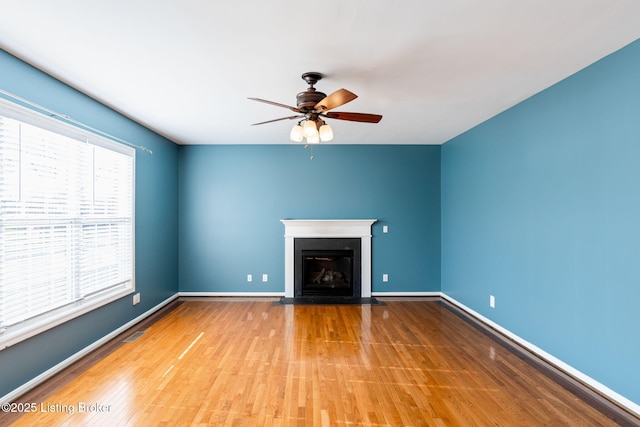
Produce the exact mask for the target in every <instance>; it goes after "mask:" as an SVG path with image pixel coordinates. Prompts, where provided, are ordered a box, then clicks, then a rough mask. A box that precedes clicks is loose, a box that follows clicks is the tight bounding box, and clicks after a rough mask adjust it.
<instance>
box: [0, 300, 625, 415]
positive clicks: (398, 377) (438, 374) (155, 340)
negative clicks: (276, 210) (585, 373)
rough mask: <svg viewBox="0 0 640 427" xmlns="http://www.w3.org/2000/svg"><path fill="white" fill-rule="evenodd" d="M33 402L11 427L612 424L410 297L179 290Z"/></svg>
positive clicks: (459, 322)
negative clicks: (213, 295)
mask: <svg viewBox="0 0 640 427" xmlns="http://www.w3.org/2000/svg"><path fill="white" fill-rule="evenodd" d="M32 395H33V394H32ZM37 405H38V409H37V411H36V412H35V413H28V414H25V415H23V416H22V417H20V418H19V419H17V420H15V423H14V424H13V425H15V426H35V425H39V426H40V425H42V426H44V425H47V426H59V425H63V426H100V425H104V426H209V425H214V426H292V425H293V426H556V425H569V426H609V425H617V424H616V423H614V421H612V420H611V419H609V418H607V417H606V416H605V415H603V414H602V413H600V412H598V411H597V410H596V409H594V408H593V407H591V406H590V405H588V404H587V403H585V402H584V401H582V400H581V399H580V398H579V397H578V396H577V395H574V394H572V393H571V392H569V391H567V390H566V389H564V388H563V387H562V386H560V385H558V384H557V383H556V382H554V381H552V380H551V379H549V378H548V377H547V376H545V375H543V374H542V373H540V372H539V371H538V370H536V369H535V368H533V367H532V366H531V365H529V364H528V363H527V362H525V361H524V360H522V359H521V358H519V357H518V356H517V355H515V354H514V353H512V352H511V351H509V350H508V349H507V348H505V347H503V346H502V345H500V344H499V343H498V342H496V341H494V340H493V339H491V337H489V336H487V335H486V334H484V333H483V332H482V331H480V330H478V329H476V328H475V327H474V326H472V325H471V324H469V323H468V322H466V321H465V320H463V319H462V318H461V317H459V316H458V315H456V314H455V313H453V312H452V311H451V310H449V309H447V308H446V307H445V306H444V305H443V304H442V303H440V302H437V301H418V300H415V301H414V300H406V301H396V300H388V301H386V305H365V306H349V305H342V306H329V305H327V306H294V305H274V304H272V302H271V301H269V300H264V299H246V300H237V299H209V300H199V299H191V300H189V299H188V300H186V301H183V302H181V303H180V304H179V305H177V307H176V308H175V309H173V310H172V311H170V312H169V313H168V314H167V315H165V316H164V317H162V318H160V319H159V320H158V321H156V322H155V323H153V324H152V325H150V326H148V327H147V328H146V330H145V333H144V335H142V336H141V337H140V338H138V339H137V340H135V341H134V342H129V343H123V344H119V345H118V347H117V348H115V350H113V351H111V352H110V353H109V354H105V355H104V357H101V358H100V360H98V361H97V362H96V363H95V364H93V365H92V366H89V367H87V369H86V370H84V372H82V373H80V374H79V375H77V376H76V378H74V379H73V380H71V381H67V382H66V383H65V382H64V381H62V382H59V383H58V385H57V386H56V387H54V390H52V391H51V392H50V393H49V394H47V395H45V396H42V397H41V398H40V399H39V401H38V402H37ZM83 405H84V406H83ZM91 405H94V406H91ZM47 411H48V412H47ZM0 424H1V422H0Z"/></svg>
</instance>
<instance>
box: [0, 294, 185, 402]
mask: <svg viewBox="0 0 640 427" xmlns="http://www.w3.org/2000/svg"><path fill="white" fill-rule="evenodd" d="M176 298H178V294H174V295H172V296H171V297H169V298H167V299H166V300H164V301H162V302H161V303H160V304H158V305H156V306H155V307H153V308H151V309H150V310H148V311H146V312H144V313H142V314H141V315H140V316H138V317H136V318H135V319H133V320H131V321H129V322H127V323H125V324H124V325H122V326H120V327H119V328H118V329H115V330H114V331H112V332H110V333H109V334H107V335H105V336H104V337H102V338H100V339H99V340H97V341H95V342H93V343H92V344H89V345H88V346H86V347H85V348H83V349H82V350H80V351H79V352H77V353H75V354H73V355H71V356H69V357H67V358H66V359H65V360H63V361H62V362H60V363H58V364H57V365H55V366H53V367H51V368H50V369H47V370H46V371H44V372H43V373H41V374H40V375H38V376H37V377H34V378H32V379H31V380H29V381H28V382H26V383H24V384H23V385H21V386H20V387H18V388H16V389H15V390H13V391H11V392H9V393H7V394H5V395H4V396H2V397H1V398H0V404H4V403H10V402H13V401H14V400H15V399H17V398H19V397H20V396H22V395H23V394H25V393H27V392H28V391H29V390H32V389H33V388H35V387H37V386H38V385H40V384H42V383H43V382H45V381H46V380H48V379H49V378H51V377H52V376H54V375H55V374H57V373H59V372H61V371H62V370H63V369H65V368H66V367H68V366H70V365H72V364H73V363H75V362H77V361H78V360H80V359H81V358H83V357H84V356H86V355H87V354H89V353H91V352H92V351H93V350H96V349H97V348H99V347H100V346H102V345H104V344H106V343H107V342H109V341H110V340H112V339H113V338H115V337H117V336H118V335H120V334H121V333H123V332H124V331H126V330H127V329H129V328H131V327H132V326H134V325H135V324H137V323H139V322H141V321H142V320H144V319H145V318H147V317H149V316H151V315H152V314H153V313H155V312H156V311H158V310H160V309H161V308H162V307H164V306H165V305H167V304H169V303H170V302H171V301H173V300H175V299H176Z"/></svg>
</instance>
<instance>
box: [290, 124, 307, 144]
mask: <svg viewBox="0 0 640 427" xmlns="http://www.w3.org/2000/svg"><path fill="white" fill-rule="evenodd" d="M289 138H290V139H291V140H292V141H293V142H302V139H303V138H304V129H303V128H302V126H300V124H297V125H295V126H294V127H293V128H292V129H291V134H290V135H289Z"/></svg>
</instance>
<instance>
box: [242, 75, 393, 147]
mask: <svg viewBox="0 0 640 427" xmlns="http://www.w3.org/2000/svg"><path fill="white" fill-rule="evenodd" d="M322 77H323V75H322V74H320V73H315V72H309V73H304V74H303V75H302V79H303V80H304V81H305V82H307V83H308V84H309V88H308V89H307V90H305V91H304V92H300V93H299V94H298V95H297V96H296V105H297V106H296V107H292V106H289V105H285V104H280V103H278V102H273V101H267V100H266V99H260V98H249V99H251V100H253V101H258V102H264V103H265V104H270V105H275V106H276V107H283V108H287V109H289V110H291V111H293V112H295V113H297V114H296V115H293V116H288V117H281V118H279V119H273V120H267V121H266V122H260V123H254V124H253V125H252V126H256V125H263V124H265V123H273V122H277V121H280V120H293V119H300V120H299V121H298V124H297V125H295V126H294V127H293V129H291V134H290V138H291V140H292V141H295V142H301V141H302V140H303V139H304V138H307V143H318V142H320V141H331V140H332V139H333V130H332V129H331V127H330V126H329V125H328V124H326V122H325V121H324V119H325V118H327V119H338V120H347V121H351V122H364V123H378V122H379V121H380V120H381V119H382V116H381V115H379V114H365V113H346V112H338V111H330V110H333V109H334V108H337V107H340V106H341V105H344V104H346V103H347V102H351V101H353V100H354V99H356V98H357V97H358V96H357V95H356V94H354V93H352V92H349V91H348V90H346V89H339V90H337V91H335V92H333V93H332V94H331V95H329V96H327V95H326V94H324V93H322V92H318V91H317V90H316V88H315V87H313V86H314V85H315V84H316V83H317V82H318V80H321V79H322Z"/></svg>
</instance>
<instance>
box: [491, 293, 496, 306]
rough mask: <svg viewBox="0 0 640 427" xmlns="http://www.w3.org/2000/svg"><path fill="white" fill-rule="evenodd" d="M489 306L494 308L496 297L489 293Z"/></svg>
mask: <svg viewBox="0 0 640 427" xmlns="http://www.w3.org/2000/svg"><path fill="white" fill-rule="evenodd" d="M489 307H491V308H496V297H494V296H493V295H489Z"/></svg>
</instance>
